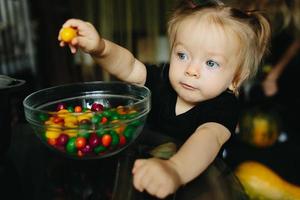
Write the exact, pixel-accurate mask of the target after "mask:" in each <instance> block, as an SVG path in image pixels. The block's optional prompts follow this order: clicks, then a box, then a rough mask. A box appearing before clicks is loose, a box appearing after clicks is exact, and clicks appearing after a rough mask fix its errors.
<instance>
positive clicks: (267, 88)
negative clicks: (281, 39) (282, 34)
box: [262, 38, 300, 96]
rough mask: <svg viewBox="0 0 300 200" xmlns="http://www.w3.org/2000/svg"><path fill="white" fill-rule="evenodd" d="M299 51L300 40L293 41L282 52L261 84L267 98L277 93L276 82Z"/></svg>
mask: <svg viewBox="0 0 300 200" xmlns="http://www.w3.org/2000/svg"><path fill="white" fill-rule="evenodd" d="M299 49H300V38H298V39H295V40H294V41H293V42H292V43H291V44H290V46H289V47H288V49H287V50H286V51H285V52H284V54H283V55H282V57H281V58H280V59H279V61H278V62H277V63H276V64H275V65H274V67H273V69H272V70H271V71H270V73H269V74H268V75H267V77H266V78H265V80H264V81H263V83H262V86H263V89H264V93H265V95H267V96H273V95H275V94H276V93H277V90H278V89H277V81H278V79H279V77H280V76H281V74H282V72H283V71H284V69H285V68H286V66H287V65H288V64H289V62H290V61H291V60H292V59H293V58H294V57H295V55H297V53H298V51H299Z"/></svg>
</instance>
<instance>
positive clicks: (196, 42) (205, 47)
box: [169, 18, 239, 104]
mask: <svg viewBox="0 0 300 200" xmlns="http://www.w3.org/2000/svg"><path fill="white" fill-rule="evenodd" d="M238 47H239V46H238V41H237V39H236V37H235V36H234V35H233V34H232V35H229V34H228V35H227V34H225V32H224V31H223V29H222V28H220V27H218V26H217V25H212V23H211V24H209V22H205V21H201V22H196V20H195V19H192V18H190V19H186V20H184V21H183V22H182V23H181V24H180V26H179V27H178V30H177V34H176V38H175V42H174V45H173V49H172V53H171V61H170V71H169V78H170V81H171V84H172V86H173V88H174V89H175V91H176V92H177V94H178V96H179V98H181V99H182V100H183V101H185V102H187V103H189V104H196V103H198V102H201V101H204V100H208V99H211V98H214V97H216V96H218V95H219V94H221V93H222V92H223V91H225V90H226V89H227V88H230V89H232V80H233V78H234V75H235V71H236V68H237V62H236V54H237V50H238Z"/></svg>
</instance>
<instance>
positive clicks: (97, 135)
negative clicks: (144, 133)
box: [39, 102, 142, 157]
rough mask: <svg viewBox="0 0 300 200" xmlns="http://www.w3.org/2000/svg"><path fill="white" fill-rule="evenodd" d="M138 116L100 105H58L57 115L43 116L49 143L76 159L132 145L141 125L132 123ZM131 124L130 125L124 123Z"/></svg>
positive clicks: (41, 118)
mask: <svg viewBox="0 0 300 200" xmlns="http://www.w3.org/2000/svg"><path fill="white" fill-rule="evenodd" d="M137 114H138V112H137V111H136V110H133V109H129V108H126V107H123V106H118V107H116V108H104V106H103V105H102V104H100V103H97V102H94V103H93V104H92V105H90V106H89V108H87V105H83V106H81V105H75V106H70V105H68V106H67V105H66V104H65V103H59V104H58V105H57V106H56V110H55V112H53V113H51V114H49V115H46V114H41V116H39V119H40V120H41V121H43V122H44V124H45V127H46V130H45V134H44V138H45V139H46V141H47V143H48V144H49V145H51V146H52V147H54V148H55V149H57V150H59V151H63V152H66V153H67V154H70V155H73V156H77V157H85V156H86V157H88V156H90V157H93V156H98V155H104V154H106V153H110V152H113V151H116V150H118V149H120V148H122V147H123V146H124V145H126V144H127V143H128V142H130V141H131V140H132V139H133V137H134V136H135V134H136V133H137V128H138V127H139V126H141V125H142V123H141V121H139V120H134V121H132V119H133V118H134V117H136V116H137ZM124 120H128V121H127V122H129V123H127V122H126V123H124Z"/></svg>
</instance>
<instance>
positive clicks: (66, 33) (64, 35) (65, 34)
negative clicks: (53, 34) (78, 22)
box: [60, 27, 77, 43]
mask: <svg viewBox="0 0 300 200" xmlns="http://www.w3.org/2000/svg"><path fill="white" fill-rule="evenodd" d="M76 36H77V31H76V30H75V29H73V28H71V27H65V28H62V29H61V31H60V38H61V40H62V41H64V42H67V43H69V42H71V41H72V39H73V38H74V37H76Z"/></svg>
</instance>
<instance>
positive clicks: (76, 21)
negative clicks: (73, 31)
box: [62, 19, 85, 28]
mask: <svg viewBox="0 0 300 200" xmlns="http://www.w3.org/2000/svg"><path fill="white" fill-rule="evenodd" d="M82 24H85V22H84V21H82V20H80V19H69V20H67V21H66V22H65V23H64V24H63V25H62V27H63V28H66V27H74V28H76V27H78V26H80V25H82Z"/></svg>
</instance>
